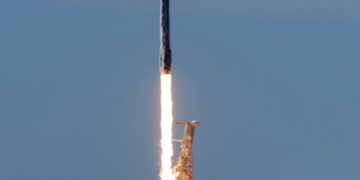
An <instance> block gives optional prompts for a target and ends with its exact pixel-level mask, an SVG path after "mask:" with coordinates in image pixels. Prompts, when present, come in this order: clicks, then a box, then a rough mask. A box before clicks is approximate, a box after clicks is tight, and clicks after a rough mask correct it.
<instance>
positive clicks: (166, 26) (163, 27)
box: [160, 0, 171, 74]
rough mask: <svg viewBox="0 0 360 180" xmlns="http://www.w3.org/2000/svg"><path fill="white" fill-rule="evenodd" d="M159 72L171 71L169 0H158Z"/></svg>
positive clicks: (168, 72) (166, 72)
mask: <svg viewBox="0 0 360 180" xmlns="http://www.w3.org/2000/svg"><path fill="white" fill-rule="evenodd" d="M160 1H161V5H160V9H161V13H160V73H161V74H170V73H171V48H170V3H169V0H160Z"/></svg>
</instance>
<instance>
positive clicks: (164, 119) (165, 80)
mask: <svg viewBox="0 0 360 180" xmlns="http://www.w3.org/2000/svg"><path fill="white" fill-rule="evenodd" d="M160 79H161V124H160V126H161V150H162V152H161V172H160V178H161V180H175V175H174V174H173V172H172V169H171V167H172V161H171V159H172V156H173V144H172V139H173V138H172V125H173V114H172V105H173V103H172V95H171V74H161V77H160Z"/></svg>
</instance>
